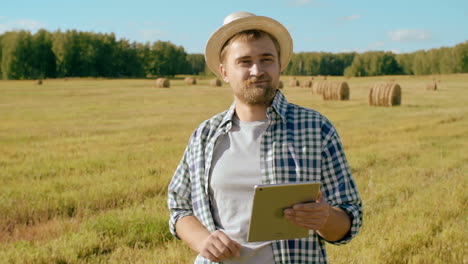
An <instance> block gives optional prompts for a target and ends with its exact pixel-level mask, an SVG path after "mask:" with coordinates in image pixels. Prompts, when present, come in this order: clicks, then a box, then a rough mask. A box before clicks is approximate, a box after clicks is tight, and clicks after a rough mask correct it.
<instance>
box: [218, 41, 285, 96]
mask: <svg viewBox="0 0 468 264" xmlns="http://www.w3.org/2000/svg"><path fill="white" fill-rule="evenodd" d="M226 49H227V50H226V56H225V59H224V61H223V64H222V65H221V66H220V71H221V74H222V76H223V79H224V81H225V82H228V83H229V84H230V85H231V87H232V89H233V92H234V97H235V99H236V100H237V101H239V102H242V103H245V104H248V105H269V104H270V103H271V101H272V100H273V97H274V96H275V93H276V89H277V87H278V83H279V76H280V71H281V70H280V62H279V58H278V52H277V51H276V48H275V45H274V44H273V41H272V40H271V39H270V38H269V37H268V36H263V37H261V38H259V39H256V40H243V39H237V40H235V41H233V42H232V43H231V44H230V45H229V46H228V47H226Z"/></svg>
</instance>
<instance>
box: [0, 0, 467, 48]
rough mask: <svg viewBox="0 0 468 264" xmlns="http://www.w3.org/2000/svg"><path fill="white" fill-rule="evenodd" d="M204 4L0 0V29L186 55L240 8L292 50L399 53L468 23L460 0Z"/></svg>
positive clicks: (453, 40) (449, 42)
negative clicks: (280, 34)
mask: <svg viewBox="0 0 468 264" xmlns="http://www.w3.org/2000/svg"><path fill="white" fill-rule="evenodd" d="M204 3H205V4H204V5H201V4H199V3H198V4H197V3H193V1H172V2H160V3H158V1H147V0H135V1H132V2H131V3H127V2H124V1H122V0H117V1H112V2H111V1H109V0H103V1H99V2H93V1H90V0H84V1H81V2H79V3H65V2H61V1H58V0H48V1H45V2H41V3H37V2H34V1H30V0H23V1H21V0H19V1H15V2H9V3H4V4H3V6H2V11H0V34H3V33H5V32H7V31H15V30H26V31H30V32H31V33H32V34H34V33H36V32H37V31H38V30H39V29H45V30H47V31H49V32H54V31H57V30H60V31H62V32H66V31H67V30H77V31H81V32H93V33H96V34H98V33H102V34H111V33H114V34H115V36H116V39H117V40H121V39H127V40H129V41H130V42H138V43H146V42H150V43H153V42H156V41H169V42H171V43H173V44H174V45H177V46H182V47H183V48H184V50H185V51H186V52H187V53H189V54H203V52H204V48H205V44H206V41H207V40H208V38H209V36H210V35H211V34H212V33H213V32H214V31H215V30H216V29H217V28H218V27H219V26H221V24H222V21H223V19H224V17H225V16H227V15H228V14H230V13H232V12H235V11H241V10H242V11H248V12H251V13H254V14H256V15H263V16H269V17H271V18H273V19H276V20H278V21H279V22H280V23H282V24H283V25H284V26H285V27H286V28H288V30H289V31H290V33H291V36H292V38H293V41H294V53H301V52H327V53H349V52H357V53H364V52H368V51H390V52H393V53H395V54H399V53H412V52H416V51H419V50H430V49H438V48H442V47H454V46H456V45H457V44H460V43H463V42H465V41H467V40H468V27H466V26H465V25H467V24H468V1H461V0H450V1H445V2H444V3H442V2H441V1H435V0H430V1H422V0H416V1H411V2H406V1H403V0H396V1H393V2H392V3H391V4H386V3H384V4H382V3H375V2H373V1H370V0H361V1H353V3H347V2H346V3H339V2H338V1H320V0H279V1H276V2H275V3H272V2H271V1H268V2H266V1H256V2H251V1H246V0H239V1H236V2H235V3H223V4H220V3H218V2H215V1H213V0H209V1H205V2H204ZM267 3H268V4H267ZM108 6H112V9H109V8H108ZM246 7H249V8H246ZM180 8H184V10H183V11H181V10H179V9H180ZM108 10H109V11H108ZM187 10H189V11H187ZM193 21H196V23H194V22H193ZM314 25H320V26H314ZM309 31H311V33H309Z"/></svg>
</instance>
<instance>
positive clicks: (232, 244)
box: [218, 232, 241, 257]
mask: <svg viewBox="0 0 468 264" xmlns="http://www.w3.org/2000/svg"><path fill="white" fill-rule="evenodd" d="M218 239H219V240H220V241H221V242H222V243H223V245H224V246H225V247H227V249H228V250H229V255H230V256H236V257H238V256H240V252H239V250H240V248H241V245H240V244H239V243H238V242H237V241H234V240H232V239H231V238H230V237H229V236H227V235H226V234H224V233H223V232H221V233H220V234H219V236H218Z"/></svg>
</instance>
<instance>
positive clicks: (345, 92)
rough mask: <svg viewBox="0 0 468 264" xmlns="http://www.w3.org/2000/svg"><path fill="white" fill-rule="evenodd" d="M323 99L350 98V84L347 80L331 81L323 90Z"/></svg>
mask: <svg viewBox="0 0 468 264" xmlns="http://www.w3.org/2000/svg"><path fill="white" fill-rule="evenodd" d="M322 97H323V100H340V101H344V100H349V85H348V83H347V82H340V81H329V82H326V85H325V86H324V87H323V90H322Z"/></svg>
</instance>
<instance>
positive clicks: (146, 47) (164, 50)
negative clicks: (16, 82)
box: [0, 29, 468, 79]
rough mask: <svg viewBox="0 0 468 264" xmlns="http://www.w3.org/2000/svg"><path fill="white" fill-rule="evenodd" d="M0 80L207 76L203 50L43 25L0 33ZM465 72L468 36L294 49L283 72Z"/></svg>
mask: <svg viewBox="0 0 468 264" xmlns="http://www.w3.org/2000/svg"><path fill="white" fill-rule="evenodd" d="M0 62H1V63H0V76H1V78H2V79H40V78H63V77H108V78H121V77H126V78H144V77H153V76H174V75H176V74H190V75H209V74H210V72H209V70H208V69H207V67H206V65H205V60H204V56H203V54H188V53H187V52H186V51H185V50H184V48H183V47H182V46H177V45H174V44H173V43H171V42H169V41H155V42H152V43H149V42H147V43H137V42H130V41H129V40H126V39H120V40H117V39H116V37H115V35H114V34H113V33H110V34H103V33H93V32H81V31H77V30H68V31H65V32H62V31H60V30H58V31H55V32H48V31H46V30H44V29H42V30H39V31H37V32H36V33H34V34H32V33H31V32H29V31H10V32H5V33H4V34H1V35H0ZM467 72H468V41H466V42H464V43H460V44H458V45H456V46H454V47H443V48H438V49H431V50H420V51H416V52H413V53H404V54H394V53H392V52H383V51H369V52H364V53H356V52H351V53H337V54H334V53H326V52H301V53H295V54H294V55H293V57H292V59H291V63H290V64H289V65H288V67H287V69H285V72H284V74H286V75H336V76H340V75H345V76H376V75H394V74H414V75H421V74H449V73H467Z"/></svg>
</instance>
